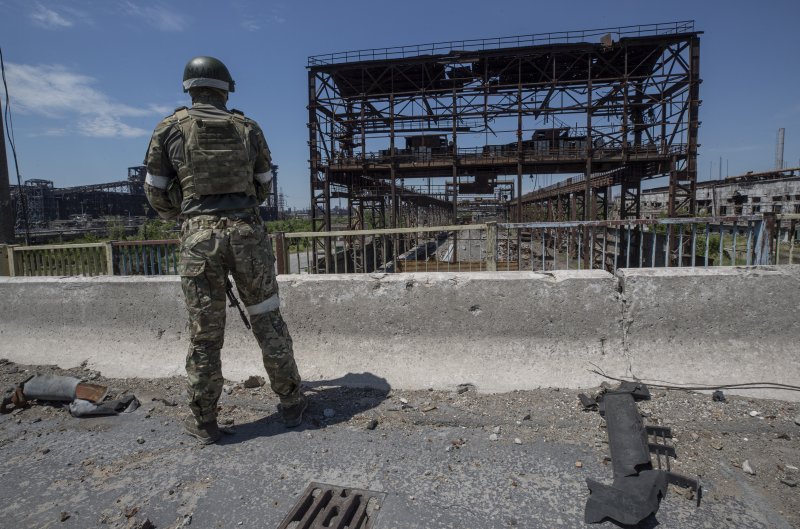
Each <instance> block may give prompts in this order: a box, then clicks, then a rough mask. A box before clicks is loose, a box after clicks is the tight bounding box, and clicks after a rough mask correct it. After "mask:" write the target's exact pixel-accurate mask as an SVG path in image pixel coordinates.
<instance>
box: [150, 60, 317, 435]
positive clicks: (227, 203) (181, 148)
mask: <svg viewBox="0 0 800 529" xmlns="http://www.w3.org/2000/svg"><path fill="white" fill-rule="evenodd" d="M183 91H184V92H189V94H190V96H191V98H192V107H191V108H186V107H181V108H178V109H176V110H175V113H174V114H172V115H171V116H169V117H167V118H165V119H164V120H162V121H161V122H160V123H159V124H158V125H157V126H156V129H155V131H154V132H153V137H152V139H151V140H150V146H149V148H148V150H147V155H146V158H145V161H144V163H145V165H146V166H147V177H146V179H145V185H144V190H145V194H146V195H147V199H148V200H149V202H150V205H151V206H153V209H155V210H156V211H157V212H158V214H159V215H160V216H161V217H162V218H164V219H172V218H176V217H180V218H182V219H183V224H182V226H181V254H180V260H179V263H178V271H179V272H180V275H181V286H182V287H183V293H184V296H185V298H186V307H187V309H188V311H189V325H190V328H191V336H190V340H191V345H190V347H189V354H188V355H187V357H186V373H187V375H188V397H189V408H190V409H191V411H192V414H191V415H190V416H189V417H187V418H186V420H185V421H184V429H185V431H186V433H187V434H189V435H191V436H193V437H196V438H197V439H199V440H200V442H202V443H203V444H209V443H213V442H215V441H217V440H218V439H219V437H220V429H219V427H218V426H217V401H218V400H219V397H220V393H221V392H222V383H223V378H222V371H221V367H222V364H221V361H220V350H221V349H222V343H223V338H224V332H225V290H226V287H225V284H226V280H227V277H228V274H229V273H230V274H231V275H232V276H233V279H234V281H235V282H236V288H237V290H238V291H239V295H240V296H241V298H242V302H243V303H244V305H245V306H246V309H247V312H248V313H249V315H250V321H251V324H252V330H253V334H254V335H255V337H256V340H257V341H258V345H259V346H260V347H261V354H262V358H263V361H264V367H265V368H266V370H267V374H268V375H269V380H270V385H271V387H272V390H273V391H274V392H275V393H277V394H278V396H279V397H280V400H281V406H280V408H281V413H282V416H283V422H284V424H285V425H286V427H287V428H291V427H294V426H297V425H299V424H300V423H301V421H302V418H303V411H305V409H306V405H307V401H306V398H305V396H304V395H303V394H302V393H301V392H300V375H299V374H298V371H297V365H296V364H295V361H294V354H293V352H292V339H291V337H290V336H289V332H288V330H287V328H286V324H285V323H284V321H283V318H282V317H281V313H280V310H279V306H280V300H279V298H278V285H277V282H276V281H275V270H274V257H273V254H272V245H271V243H270V241H269V239H268V237H267V232H266V229H265V227H264V225H263V223H262V221H261V219H260V217H259V216H258V204H260V203H261V202H263V201H264V200H265V199H266V197H267V195H268V193H269V189H270V183H271V180H272V172H271V169H270V168H271V165H270V162H271V158H270V152H269V148H268V147H267V142H266V140H265V139H264V134H263V133H262V132H261V129H260V128H259V126H258V124H257V123H256V122H255V121H253V120H252V119H248V118H246V117H245V116H244V114H242V113H241V112H239V111H238V110H230V111H229V110H228V109H227V108H226V106H225V105H226V103H227V101H228V93H229V92H233V91H234V81H233V79H232V78H231V75H230V73H229V72H228V69H227V68H226V67H225V65H224V64H223V63H222V62H221V61H219V60H217V59H215V58H213V57H195V58H194V59H192V60H191V61H189V63H188V64H187V65H186V68H185V69H184V72H183Z"/></svg>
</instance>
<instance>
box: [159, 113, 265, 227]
mask: <svg viewBox="0 0 800 529" xmlns="http://www.w3.org/2000/svg"><path fill="white" fill-rule="evenodd" d="M189 114H190V115H191V116H192V117H197V118H201V119H202V118H208V119H213V118H217V119H218V118H219V117H220V115H227V114H230V111H229V110H227V109H226V108H225V107H224V105H223V106H220V105H214V104H210V103H206V102H195V103H194V104H193V105H192V107H191V108H190V109H189ZM247 123H248V125H249V128H250V131H251V132H250V141H249V144H250V160H251V161H252V163H253V173H254V181H255V182H254V183H255V187H256V195H257V196H256V197H253V196H249V195H247V194H245V193H229V194H222V195H209V196H202V197H198V198H187V199H183V195H182V193H181V189H180V182H179V180H178V177H177V176H178V169H179V168H180V167H181V166H182V165H183V164H184V143H183V136H182V134H181V131H180V128H179V127H178V123H177V120H176V118H175V115H174V114H173V115H170V116H167V117H166V118H164V119H163V120H161V122H160V123H159V124H158V125H156V128H155V130H154V131H153V136H152V138H151V139H150V144H149V146H148V148H147V154H146V155H145V159H144V165H145V166H146V167H147V177H146V179H145V185H144V191H145V195H146V196H147V200H148V201H149V202H150V205H151V206H152V207H153V209H155V210H156V212H158V214H159V216H161V217H162V218H164V219H171V218H175V217H177V216H178V215H184V216H191V215H199V214H204V213H205V214H208V213H220V212H223V211H226V212H233V211H240V210H248V209H253V208H255V207H257V206H258V204H260V203H261V202H263V201H264V200H265V199H266V198H267V195H268V193H269V189H270V183H271V180H272V171H271V162H272V158H271V156H270V151H269V147H268V146H267V141H266V139H265V138H264V133H263V132H262V131H261V128H260V127H259V126H258V124H257V123H256V122H255V121H253V120H251V119H247Z"/></svg>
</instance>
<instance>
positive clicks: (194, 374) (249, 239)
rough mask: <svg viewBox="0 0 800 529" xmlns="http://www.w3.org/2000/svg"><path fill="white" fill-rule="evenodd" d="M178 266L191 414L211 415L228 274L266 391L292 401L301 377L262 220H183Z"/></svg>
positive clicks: (217, 389) (204, 418)
mask: <svg viewBox="0 0 800 529" xmlns="http://www.w3.org/2000/svg"><path fill="white" fill-rule="evenodd" d="M178 271H179V273H180V275H181V286H182V287H183V293H184V296H185V298H186V308H187V309H188V311H189V327H190V332H191V334H190V340H191V345H190V347H189V353H188V355H187V357H186V373H187V375H188V396H189V407H190V408H191V410H192V414H193V415H194V417H195V419H196V420H197V421H198V422H199V423H206V422H211V421H213V420H216V418H217V402H218V401H219V397H220V394H221V393H222V385H223V378H222V362H221V359H220V351H221V349H222V345H223V341H224V335H225V312H226V308H225V307H226V297H225V278H226V276H227V275H228V273H230V274H231V275H232V276H233V280H234V282H235V283H236V290H237V291H238V292H239V297H240V301H241V302H242V304H243V305H244V306H245V307H246V309H247V312H248V313H249V317H250V323H251V325H252V328H253V334H254V335H255V337H256V340H257V341H258V345H259V346H260V347H261V356H262V359H263V361H264V368H265V369H266V370H267V375H268V376H269V381H270V385H271V387H272V390H273V391H274V392H275V393H277V394H278V396H279V397H280V398H281V402H282V403H283V404H284V405H290V404H293V403H294V402H296V401H297V399H298V398H299V392H300V375H299V374H298V371H297V365H296V364H295V361H294V353H293V351H292V339H291V337H290V336H289V331H288V330H287V328H286V323H285V322H284V321H283V318H282V317H281V313H280V309H279V306H280V300H279V298H278V284H277V282H276V281H275V268H274V258H273V253H272V244H271V243H270V241H269V238H268V237H267V231H266V229H265V227H264V225H263V223H262V222H261V220H260V219H258V218H256V217H245V218H233V217H218V216H215V215H200V216H197V217H192V218H190V219H188V220H186V221H185V222H184V224H183V226H182V230H181V254H180V260H179V263H178Z"/></svg>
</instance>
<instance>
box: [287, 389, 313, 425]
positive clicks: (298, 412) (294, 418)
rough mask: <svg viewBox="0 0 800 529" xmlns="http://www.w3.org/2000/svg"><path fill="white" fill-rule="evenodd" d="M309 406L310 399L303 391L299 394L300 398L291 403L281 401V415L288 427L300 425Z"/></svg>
mask: <svg viewBox="0 0 800 529" xmlns="http://www.w3.org/2000/svg"><path fill="white" fill-rule="evenodd" d="M307 407H308V399H307V398H306V396H305V395H303V394H302V393H300V394H299V398H298V399H294V402H292V403H291V404H283V403H281V415H282V416H283V424H284V426H286V427H287V428H294V427H295V426H300V423H301V422H303V412H304V411H306V408H307Z"/></svg>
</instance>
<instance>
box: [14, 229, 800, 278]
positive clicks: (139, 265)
mask: <svg viewBox="0 0 800 529" xmlns="http://www.w3.org/2000/svg"><path fill="white" fill-rule="evenodd" d="M799 232H800V215H774V214H763V215H751V216H737V217H714V218H712V217H699V218H669V219H666V218H665V219H636V220H634V219H630V220H599V221H563V222H526V223H493V222H490V223H487V224H473V225H453V226H426V227H414V228H398V229H375V230H354V231H332V232H300V233H275V234H273V235H271V236H270V238H271V240H272V243H273V248H274V252H275V255H276V258H277V272H278V273H279V274H291V273H311V274H342V273H344V274H350V273H372V272H385V273H397V272H468V271H515V270H527V271H550V270H584V269H604V270H608V271H609V272H615V271H616V270H617V268H648V267H652V268H655V267H709V266H750V265H764V264H780V265H784V264H800V243H799V242H798V241H799V240H800V237H799V235H800V233H799ZM179 247H180V241H179V240H177V239H168V240H157V241H112V242H105V243H89V244H61V245H44V246H7V247H5V251H4V252H3V254H4V257H5V259H3V262H2V263H0V264H2V265H3V266H1V267H0V269H2V270H3V273H8V274H9V275H12V276H68V275H84V276H94V275H171V274H177V272H178V258H179ZM0 249H1V248H0Z"/></svg>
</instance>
